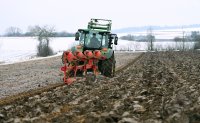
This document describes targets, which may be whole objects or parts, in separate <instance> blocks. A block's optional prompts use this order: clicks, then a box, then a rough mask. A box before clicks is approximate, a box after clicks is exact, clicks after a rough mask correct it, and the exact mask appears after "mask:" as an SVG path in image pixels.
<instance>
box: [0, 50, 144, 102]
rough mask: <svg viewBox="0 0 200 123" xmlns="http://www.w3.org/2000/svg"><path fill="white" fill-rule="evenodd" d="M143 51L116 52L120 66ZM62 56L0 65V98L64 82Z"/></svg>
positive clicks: (118, 65) (117, 64) (117, 65)
mask: <svg viewBox="0 0 200 123" xmlns="http://www.w3.org/2000/svg"><path fill="white" fill-rule="evenodd" d="M140 54H141V53H133V52H132V53H126V52H124V53H123V52H122V53H120V52H119V53H116V54H115V57H116V61H117V63H116V67H117V68H119V67H121V66H123V65H125V64H127V63H128V62H130V61H131V60H133V59H135V58H136V57H137V56H138V55H140ZM62 65H63V64H62V62H61V56H56V57H52V58H45V59H40V60H32V61H26V62H21V63H15V64H10V65H0V85H1V86H0V99H1V98H4V97H7V96H10V95H15V94H17V93H21V92H25V91H29V90H33V89H37V88H42V87H45V86H47V85H50V84H55V83H63V81H62V77H63V73H62V72H61V71H60V67H61V66H62Z"/></svg>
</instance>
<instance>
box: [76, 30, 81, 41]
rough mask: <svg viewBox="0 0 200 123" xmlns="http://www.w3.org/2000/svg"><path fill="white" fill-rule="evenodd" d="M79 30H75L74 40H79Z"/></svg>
mask: <svg viewBox="0 0 200 123" xmlns="http://www.w3.org/2000/svg"><path fill="white" fill-rule="evenodd" d="M79 37H80V36H79V32H76V34H75V41H78V40H79Z"/></svg>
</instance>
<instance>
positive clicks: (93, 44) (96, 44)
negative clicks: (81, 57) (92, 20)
mask: <svg viewBox="0 0 200 123" xmlns="http://www.w3.org/2000/svg"><path fill="white" fill-rule="evenodd" d="M100 45H101V44H100V42H99V40H98V39H97V37H96V33H93V34H92V38H91V39H90V44H89V47H92V48H99V47H100Z"/></svg>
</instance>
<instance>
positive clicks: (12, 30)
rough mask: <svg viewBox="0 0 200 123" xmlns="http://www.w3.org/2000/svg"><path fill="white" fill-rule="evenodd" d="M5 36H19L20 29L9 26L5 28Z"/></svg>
mask: <svg viewBox="0 0 200 123" xmlns="http://www.w3.org/2000/svg"><path fill="white" fill-rule="evenodd" d="M5 35H6V36H21V35H22V30H21V29H20V28H18V27H12V26H11V27H9V28H8V29H6V34H5Z"/></svg>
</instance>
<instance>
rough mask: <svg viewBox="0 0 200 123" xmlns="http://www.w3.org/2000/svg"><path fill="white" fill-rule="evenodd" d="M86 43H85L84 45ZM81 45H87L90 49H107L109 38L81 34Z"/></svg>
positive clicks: (93, 34) (101, 35) (92, 34)
mask: <svg viewBox="0 0 200 123" xmlns="http://www.w3.org/2000/svg"><path fill="white" fill-rule="evenodd" d="M84 41H85V43H84ZM80 42H81V44H83V43H84V44H85V47H88V48H101V47H107V45H108V36H107V35H103V34H98V33H87V34H85V33H84V34H81V37H80Z"/></svg>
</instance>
